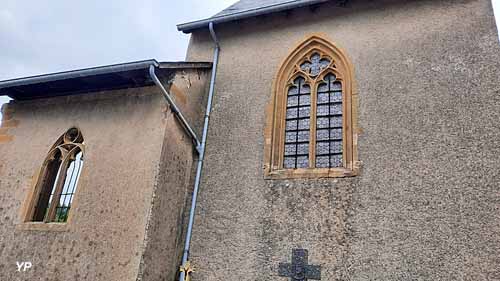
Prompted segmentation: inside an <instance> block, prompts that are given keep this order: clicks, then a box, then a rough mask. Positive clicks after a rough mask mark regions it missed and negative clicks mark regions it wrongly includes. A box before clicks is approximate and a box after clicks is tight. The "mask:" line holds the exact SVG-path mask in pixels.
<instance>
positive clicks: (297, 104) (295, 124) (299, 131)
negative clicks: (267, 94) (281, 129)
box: [283, 77, 311, 169]
mask: <svg viewBox="0 0 500 281" xmlns="http://www.w3.org/2000/svg"><path fill="white" fill-rule="evenodd" d="M310 116H311V87H310V86H309V85H308V84H306V83H305V79H304V78H303V77H298V78H297V79H295V80H294V81H293V86H291V87H289V88H288V94H287V106H286V125H285V156H284V161H283V167H285V168H287V169H295V168H307V167H308V166H309V135H310Z"/></svg>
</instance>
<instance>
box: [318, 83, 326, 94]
mask: <svg viewBox="0 0 500 281" xmlns="http://www.w3.org/2000/svg"><path fill="white" fill-rule="evenodd" d="M318 92H319V93H323V92H328V84H327V83H321V84H319V86H318Z"/></svg>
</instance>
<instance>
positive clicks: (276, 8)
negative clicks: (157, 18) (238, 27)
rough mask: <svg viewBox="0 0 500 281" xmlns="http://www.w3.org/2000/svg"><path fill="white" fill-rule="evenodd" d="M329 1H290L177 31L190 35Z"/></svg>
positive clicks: (198, 23) (199, 21)
mask: <svg viewBox="0 0 500 281" xmlns="http://www.w3.org/2000/svg"><path fill="white" fill-rule="evenodd" d="M328 1H330V0H310V1H299V0H294V1H289V2H286V3H281V4H276V5H272V6H267V7H264V8H255V9H251V10H246V11H242V12H236V13H232V14H228V15H221V16H214V17H211V18H208V19H204V20H198V21H193V22H188V23H183V24H178V25H177V30H179V31H182V32H184V33H190V32H192V31H193V30H195V29H199V28H206V27H209V26H210V23H212V24H220V23H226V22H230V21H235V20H239V19H243V18H249V17H256V16H260V15H264V14H270V13H276V12H282V11H286V10H290V9H295V8H300V7H305V6H310V5H314V4H319V3H324V2H328Z"/></svg>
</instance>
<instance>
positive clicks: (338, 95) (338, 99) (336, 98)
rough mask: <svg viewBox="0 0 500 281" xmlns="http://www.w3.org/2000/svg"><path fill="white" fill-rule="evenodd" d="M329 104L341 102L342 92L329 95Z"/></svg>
mask: <svg viewBox="0 0 500 281" xmlns="http://www.w3.org/2000/svg"><path fill="white" fill-rule="evenodd" d="M330 102H342V92H333V93H330Z"/></svg>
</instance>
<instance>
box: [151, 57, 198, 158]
mask: <svg viewBox="0 0 500 281" xmlns="http://www.w3.org/2000/svg"><path fill="white" fill-rule="evenodd" d="M149 76H151V79H152V80H153V82H154V83H155V84H156V86H158V88H160V89H161V91H162V93H163V96H164V97H165V99H166V100H167V102H168V105H169V106H170V109H171V110H172V112H173V113H174V114H175V115H176V116H177V118H179V120H180V121H181V123H182V126H183V127H184V129H185V130H186V131H187V133H188V134H189V135H190V136H191V139H192V140H193V142H194V143H195V145H196V151H197V152H198V154H199V153H200V141H199V139H198V137H197V136H196V133H195V132H194V131H193V129H192V128H191V126H189V123H188V122H187V120H186V118H184V115H182V112H181V111H180V110H179V108H178V107H177V105H175V103H174V101H173V100H172V97H171V96H170V94H169V93H168V92H167V90H166V89H165V87H163V85H162V84H161V82H160V79H158V77H157V76H156V73H155V66H154V65H151V66H149Z"/></svg>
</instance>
